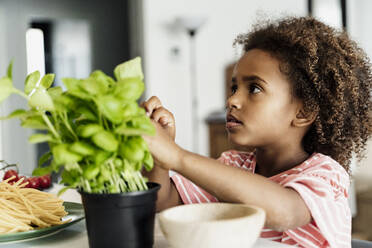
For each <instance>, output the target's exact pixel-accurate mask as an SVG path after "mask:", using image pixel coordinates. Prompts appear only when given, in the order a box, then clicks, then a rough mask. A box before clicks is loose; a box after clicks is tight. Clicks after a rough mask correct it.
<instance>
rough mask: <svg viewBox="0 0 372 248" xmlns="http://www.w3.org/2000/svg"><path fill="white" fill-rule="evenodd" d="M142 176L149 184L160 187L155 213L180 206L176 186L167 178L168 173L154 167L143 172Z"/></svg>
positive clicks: (180, 202) (180, 201)
mask: <svg viewBox="0 0 372 248" xmlns="http://www.w3.org/2000/svg"><path fill="white" fill-rule="evenodd" d="M142 174H143V175H144V176H145V177H147V178H148V179H149V181H150V182H156V183H159V184H160V185H161V188H160V190H159V191H158V199H157V201H156V211H157V212H159V211H162V210H164V209H167V208H170V207H174V206H178V205H181V204H182V200H181V197H180V195H179V194H178V191H177V189H176V186H175V185H174V184H173V182H172V180H171V179H170V177H169V171H168V170H164V169H162V168H161V167H159V166H157V165H155V166H154V168H153V169H152V170H151V171H150V172H147V171H143V172H142Z"/></svg>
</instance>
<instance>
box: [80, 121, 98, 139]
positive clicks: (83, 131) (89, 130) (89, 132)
mask: <svg viewBox="0 0 372 248" xmlns="http://www.w3.org/2000/svg"><path fill="white" fill-rule="evenodd" d="M102 130H103V127H102V126H101V125H99V124H86V125H80V126H78V128H77V130H76V131H77V133H78V135H79V136H81V137H83V138H89V137H91V136H93V135H94V134H96V133H98V132H100V131H102Z"/></svg>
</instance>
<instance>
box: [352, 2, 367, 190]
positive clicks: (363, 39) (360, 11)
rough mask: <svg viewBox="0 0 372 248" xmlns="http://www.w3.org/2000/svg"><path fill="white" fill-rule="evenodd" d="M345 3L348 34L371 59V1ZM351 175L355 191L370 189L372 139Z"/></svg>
mask: <svg viewBox="0 0 372 248" xmlns="http://www.w3.org/2000/svg"><path fill="white" fill-rule="evenodd" d="M347 3H348V10H349V12H348V23H347V24H348V30H349V33H350V35H351V37H352V38H353V39H354V40H356V41H357V42H358V43H359V45H360V46H361V47H362V48H363V49H364V50H365V51H366V53H367V54H368V56H369V57H370V58H372V32H371V24H372V16H371V14H370V12H371V10H372V1H370V0H348V1H347ZM371 94H372V93H371ZM353 174H354V178H355V183H356V185H355V186H356V190H357V191H364V190H366V189H368V188H371V187H372V180H371V179H372V139H371V140H370V141H369V143H368V146H367V150H366V158H365V159H364V160H362V161H361V162H358V163H357V164H356V168H355V170H354V173H353Z"/></svg>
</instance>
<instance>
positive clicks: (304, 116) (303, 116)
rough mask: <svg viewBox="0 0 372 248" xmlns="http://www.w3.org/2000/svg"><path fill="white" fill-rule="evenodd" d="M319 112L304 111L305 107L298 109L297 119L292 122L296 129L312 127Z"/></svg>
mask: <svg viewBox="0 0 372 248" xmlns="http://www.w3.org/2000/svg"><path fill="white" fill-rule="evenodd" d="M317 115H318V110H314V111H311V112H307V111H305V110H304V108H303V105H302V104H301V107H300V108H299V109H298V111H297V114H296V116H295V118H294V119H293V120H292V125H293V126H294V127H306V126H310V125H311V124H312V123H313V122H314V121H315V119H316V117H317Z"/></svg>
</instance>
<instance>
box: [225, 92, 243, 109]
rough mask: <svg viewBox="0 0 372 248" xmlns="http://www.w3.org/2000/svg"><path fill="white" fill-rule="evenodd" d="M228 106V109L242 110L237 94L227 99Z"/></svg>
mask: <svg viewBox="0 0 372 248" xmlns="http://www.w3.org/2000/svg"><path fill="white" fill-rule="evenodd" d="M226 105H227V106H226V107H227V108H228V109H233V108H236V109H240V107H241V103H240V101H239V97H238V96H237V93H235V94H233V95H232V96H230V97H229V98H228V99H227V103H226Z"/></svg>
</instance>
